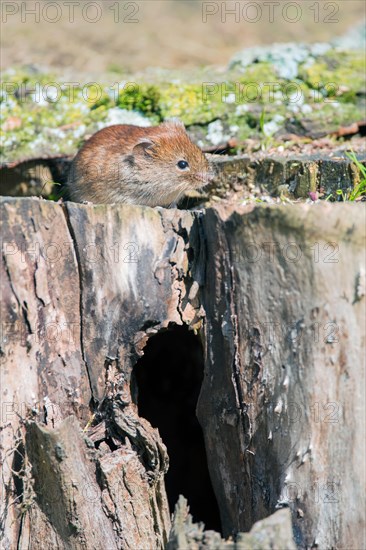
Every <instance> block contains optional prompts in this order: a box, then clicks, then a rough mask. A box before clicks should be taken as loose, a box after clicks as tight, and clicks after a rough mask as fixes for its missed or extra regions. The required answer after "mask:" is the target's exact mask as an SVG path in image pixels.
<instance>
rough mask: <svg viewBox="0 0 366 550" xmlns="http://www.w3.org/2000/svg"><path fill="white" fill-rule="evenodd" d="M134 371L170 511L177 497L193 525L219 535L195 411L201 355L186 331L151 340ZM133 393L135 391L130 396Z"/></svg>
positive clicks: (196, 342) (180, 329) (174, 329)
mask: <svg viewBox="0 0 366 550" xmlns="http://www.w3.org/2000/svg"><path fill="white" fill-rule="evenodd" d="M144 352H145V353H144V356H143V357H142V358H141V359H140V360H139V361H138V362H137V364H136V366H135V368H134V376H133V378H134V382H135V383H136V384H137V395H138V410H139V415H140V416H142V417H144V418H146V419H147V420H149V422H150V423H151V424H152V426H154V427H155V428H158V429H159V433H160V436H161V437H162V439H163V441H164V443H165V445H166V446H167V449H168V454H169V461H170V466H169V470H168V472H167V474H166V478H165V483H166V491H167V495H168V500H169V506H170V510H171V512H173V511H174V507H175V504H176V502H177V500H178V496H179V495H180V494H182V495H184V496H185V497H186V498H187V500H188V504H189V506H190V512H191V514H192V516H193V520H194V521H195V522H198V521H203V522H204V524H205V526H206V529H214V530H215V531H219V532H221V523H220V515H219V509H218V505H217V501H216V498H215V495H214V492H213V488H212V485H211V480H210V476H209V472H208V466H207V457H206V451H205V445H204V440H203V434H202V429H201V427H200V425H199V423H198V420H197V417H196V406H197V399H198V396H199V392H200V389H201V384H202V378H203V350H202V345H201V342H200V340H199V338H198V337H197V336H195V335H194V333H193V332H192V331H190V330H189V329H188V327H186V326H183V327H182V326H177V325H173V326H171V327H170V328H169V329H168V330H166V331H164V332H160V333H159V334H157V335H155V336H152V337H151V338H150V339H149V341H148V343H147V345H146V347H145V350H144ZM133 393H134V392H133Z"/></svg>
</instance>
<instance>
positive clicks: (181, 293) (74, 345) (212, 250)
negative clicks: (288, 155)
mask: <svg viewBox="0 0 366 550" xmlns="http://www.w3.org/2000/svg"><path fill="white" fill-rule="evenodd" d="M1 208H2V222H3V232H2V234H3V243H2V266H1V269H2V272H1V276H2V337H1V391H2V449H3V473H2V479H3V487H4V489H3V496H4V498H3V505H2V512H1V518H2V532H3V544H4V547H5V548H14V547H19V548H32V549H34V548H41V547H42V548H44V547H46V548H55V547H60V548H77V549H79V548H100V547H105V548H126V549H135V548H163V547H166V546H167V544H168V539H169V531H170V512H169V508H168V504H167V497H166V492H165V486H164V475H165V473H166V471H167V468H168V456H167V452H166V448H165V446H164V443H163V441H162V440H161V438H160V435H159V432H158V430H157V429H155V428H153V427H152V426H151V425H150V423H149V422H148V421H147V420H146V419H144V418H142V417H140V416H139V414H138V392H137V391H136V389H135V387H134V381H133V368H134V365H135V364H136V362H137V361H138V359H139V358H140V357H141V356H142V354H143V350H144V347H145V345H146V342H147V340H148V339H149V338H150V337H151V336H153V335H155V334H157V333H158V332H159V331H161V330H164V329H166V328H167V327H169V326H172V325H183V324H186V325H189V327H190V328H192V329H194V330H195V331H199V332H200V334H201V337H202V341H203V344H204V348H205V371H204V380H203V384H202V389H201V395H200V399H199V403H198V409H197V414H198V417H199V421H200V424H201V426H202V430H203V434H204V438H205V444H206V450H207V459H208V465H209V469H210V474H211V479H212V483H213V487H214V490H215V494H216V499H217V501H218V505H219V509H220V515H221V522H222V530H223V535H224V537H227V536H228V535H232V534H234V535H235V534H237V533H238V532H240V531H249V530H250V529H251V528H252V526H253V524H254V523H255V522H256V521H258V520H261V519H263V518H266V517H267V516H270V515H271V514H273V513H274V512H275V511H276V509H278V508H282V507H288V508H289V509H290V511H291V518H292V528H293V533H294V536H295V541H296V544H297V546H298V548H309V547H316V545H318V547H319V548H332V547H337V548H361V547H363V546H364V531H363V529H364V525H365V521H364V520H365V517H364V511H363V508H362V506H361V502H362V495H363V490H364V482H365V479H364V461H363V460H362V457H363V442H364V436H365V422H364V420H365V415H364V412H365V411H364V406H365V394H364V370H363V368H362V358H363V357H364V355H365V354H364V352H365V324H364V307H365V267H364V247H365V234H364V221H365V215H364V209H363V206H362V205H348V204H344V205H330V204H327V203H323V204H321V205H312V206H308V205H293V206H280V207H278V206H276V207H265V206H255V207H245V208H244V207H243V208H239V207H236V208H234V207H227V208H224V207H220V208H216V209H210V210H207V211H202V212H186V211H179V210H165V209H154V210H153V209H150V208H144V207H133V206H118V207H117V206H94V207H93V206H83V205H76V204H72V203H66V204H64V205H60V204H56V203H53V202H48V201H43V200H37V199H4V200H2V202H1ZM274 517H276V516H274ZM283 518H284V516H283V517H282V516H281V518H279V520H278V521H280V522H282V521H284V519H283ZM271 521H272V520H271ZM274 521H276V520H274ZM258 529H259V527H258ZM239 539H240V537H239V538H238V540H239ZM207 540H208V539H207ZM220 540H221V539H220ZM268 540H269V539H268ZM169 544H170V543H169ZM177 547H178V546H177ZM212 547H214V546H212ZM238 548H239V546H238Z"/></svg>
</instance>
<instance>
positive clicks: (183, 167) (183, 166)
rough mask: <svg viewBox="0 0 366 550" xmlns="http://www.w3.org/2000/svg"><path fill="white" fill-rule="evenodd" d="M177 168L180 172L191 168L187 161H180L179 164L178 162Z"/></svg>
mask: <svg viewBox="0 0 366 550" xmlns="http://www.w3.org/2000/svg"><path fill="white" fill-rule="evenodd" d="M177 166H178V168H179V170H186V168H188V167H189V164H188V162H187V161H186V160H180V161H179V162H177Z"/></svg>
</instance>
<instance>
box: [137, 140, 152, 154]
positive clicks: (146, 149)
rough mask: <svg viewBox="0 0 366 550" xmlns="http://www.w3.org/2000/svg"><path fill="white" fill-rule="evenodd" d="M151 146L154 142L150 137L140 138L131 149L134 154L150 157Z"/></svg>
mask: <svg viewBox="0 0 366 550" xmlns="http://www.w3.org/2000/svg"><path fill="white" fill-rule="evenodd" d="M153 147H154V144H153V142H152V141H151V140H150V139H147V138H142V139H141V140H140V141H138V142H137V143H136V145H135V147H134V148H133V149H132V153H133V155H134V156H141V155H143V156H145V157H151V154H152V152H153Z"/></svg>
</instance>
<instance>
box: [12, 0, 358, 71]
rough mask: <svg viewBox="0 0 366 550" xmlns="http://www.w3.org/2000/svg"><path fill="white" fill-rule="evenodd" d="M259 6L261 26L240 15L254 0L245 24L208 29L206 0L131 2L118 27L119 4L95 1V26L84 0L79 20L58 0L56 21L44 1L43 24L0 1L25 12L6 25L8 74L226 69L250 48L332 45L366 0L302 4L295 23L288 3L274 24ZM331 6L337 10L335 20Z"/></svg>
mask: <svg viewBox="0 0 366 550" xmlns="http://www.w3.org/2000/svg"><path fill="white" fill-rule="evenodd" d="M256 1H257V3H259V4H260V5H261V7H262V17H261V19H260V20H259V21H258V22H256V23H251V22H248V21H245V19H244V17H243V11H242V10H243V9H245V8H246V6H247V8H248V4H254V2H250V1H249V0H245V1H241V2H240V9H241V15H240V20H239V22H235V19H234V16H233V15H228V16H227V21H226V23H225V22H222V17H221V15H222V14H220V12H219V13H217V14H215V15H212V16H208V18H207V23H204V22H203V21H202V9H203V4H205V3H204V2H202V1H200V0H189V1H187V0H143V1H141V0H140V1H137V2H130V5H131V6H130V7H129V8H128V9H127V10H126V9H124V8H126V5H127V4H128V2H123V1H121V2H120V19H121V20H120V21H119V22H114V14H113V11H112V10H111V9H110V8H111V6H112V5H116V2H115V1H113V2H112V1H109V0H108V1H105V0H104V1H102V0H99V1H98V2H94V3H96V4H98V5H99V6H100V9H101V13H100V14H99V15H100V19H99V21H98V22H96V23H91V22H88V21H86V20H85V18H84V19H83V16H82V8H85V4H88V3H89V4H91V2H87V1H86V0H80V1H79V6H76V7H75V18H74V22H70V21H69V20H68V8H67V7H66V6H65V5H64V3H63V1H62V0H58V5H59V13H61V14H62V17H61V19H60V20H59V21H58V22H56V23H52V22H49V21H47V20H46V19H45V17H42V9H45V4H46V3H47V2H46V0H41V1H40V2H39V4H40V10H41V18H40V22H39V23H35V17H34V15H30V14H28V15H26V21H25V22H22V21H21V6H20V5H21V2H19V1H15V2H2V4H12V5H13V6H14V9H16V8H17V7H18V8H19V11H18V13H16V14H14V15H11V16H9V17H8V20H7V21H6V23H4V22H3V25H2V30H3V32H2V48H3V51H2V68H3V69H5V68H8V67H11V66H14V65H21V64H37V65H41V66H46V67H52V68H56V69H69V70H70V71H71V72H72V73H78V72H79V71H82V72H84V73H90V74H94V75H95V74H102V73H105V72H109V71H111V70H113V71H116V72H123V71H136V70H141V69H144V68H146V67H149V66H161V67H166V68H180V67H192V66H200V65H207V64H215V65H217V64H218V65H226V63H227V61H228V59H229V58H230V57H231V56H232V55H233V54H234V53H235V52H237V51H238V50H240V49H242V48H244V47H247V46H253V45H258V44H270V43H272V42H286V41H292V40H294V41H308V42H315V41H327V40H330V39H331V38H333V37H334V36H337V35H341V34H343V33H344V32H346V31H347V30H348V29H349V27H350V26H352V25H353V24H355V23H359V22H360V21H361V20H362V18H363V17H364V16H365V4H364V1H363V0H338V1H335V2H325V1H324V0H319V1H318V2H312V1H310V0H298V2H297V4H298V5H299V6H300V7H301V10H302V16H301V19H300V20H299V21H298V22H296V23H290V22H286V21H285V20H284V17H283V15H282V13H281V12H282V9H283V8H284V5H285V4H289V2H287V0H280V3H281V6H280V7H279V8H278V7H277V8H276V12H275V19H274V21H273V23H270V22H269V8H268V6H267V7H266V6H265V4H263V0H262V1H261V0H256ZM277 1H278V0H277ZM35 3H36V2H33V1H30V0H29V1H28V2H26V4H27V6H28V8H29V9H31V8H32V7H34V4H35ZM23 4H24V3H23ZM53 4H55V2H53ZM221 4H222V2H221V1H217V2H210V5H211V6H212V7H213V8H214V7H215V6H217V8H218V9H219V10H220V7H221ZM226 4H227V7H233V6H234V5H235V2H226ZM314 4H315V5H318V6H319V22H318V23H317V22H314V18H315V12H314V8H313V10H312V9H310V8H311V6H314ZM133 5H137V6H138V8H139V11H138V13H137V14H136V15H135V16H134V17H135V18H137V19H138V22H137V23H129V22H126V21H125V22H124V21H123V20H122V19H123V17H124V18H126V17H127V18H128V13H129V12H131V11H132V10H133ZM206 5H207V2H206ZM326 5H327V9H325V6H326ZM332 6H334V9H335V8H338V9H339V10H338V12H337V13H336V14H333V15H332V10H333V8H332ZM127 7H128V6H127ZM3 9H4V6H3ZM9 9H10V8H9ZM89 9H90V11H88V12H86V13H87V17H89V19H91V18H93V17H94V16H95V15H96V14H97V12H96V11H93V8H89ZM253 9H254V8H253ZM253 9H252V8H251V9H249V8H248V11H247V12H246V13H247V19H248V18H250V19H253V18H254V16H255V13H254V11H253ZM43 13H45V14H46V17H48V19H52V18H54V17H55V15H56V11H55V8H53V9H52V8H49V11H46V12H43ZM287 13H288V17H291V18H292V17H294V15H295V14H294V12H293V11H291V10H289V11H288V12H287ZM276 14H277V15H276ZM23 15H24V14H23ZM327 16H328V17H330V18H333V19H338V22H336V23H331V22H327V21H324V19H325V18H326V17H327ZM3 21H4V14H3Z"/></svg>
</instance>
